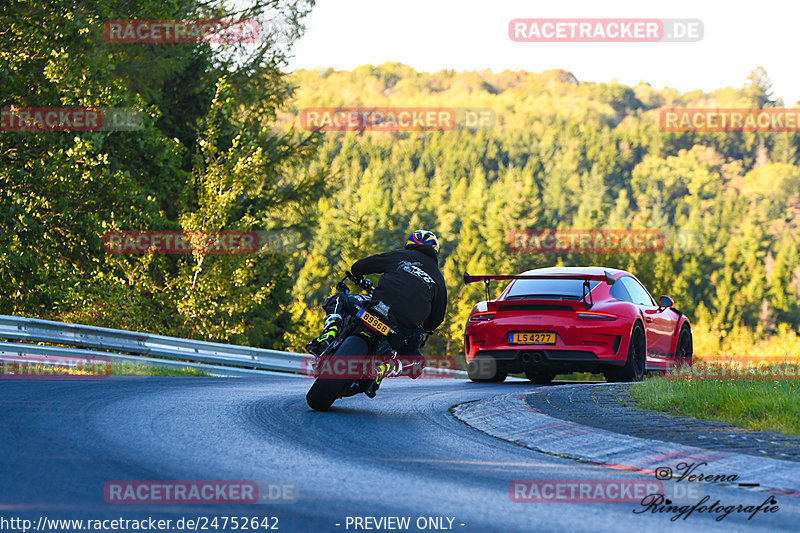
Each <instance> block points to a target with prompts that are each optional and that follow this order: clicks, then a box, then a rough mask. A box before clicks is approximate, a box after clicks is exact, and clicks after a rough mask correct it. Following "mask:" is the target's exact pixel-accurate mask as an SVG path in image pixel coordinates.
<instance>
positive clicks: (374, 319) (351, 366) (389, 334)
mask: <svg viewBox="0 0 800 533" xmlns="http://www.w3.org/2000/svg"><path fill="white" fill-rule="evenodd" d="M347 281H351V282H353V283H354V284H355V285H357V286H359V287H361V288H362V289H363V290H365V291H366V292H367V294H368V295H369V296H364V295H360V296H357V297H356V298H353V300H351V305H352V307H353V308H354V309H355V312H354V313H348V314H346V315H345V316H343V317H342V327H341V332H340V333H339V335H338V336H337V337H336V339H335V340H334V341H333V342H332V343H331V344H330V345H329V346H328V347H326V348H325V350H323V351H322V352H321V353H320V354H319V355H318V356H315V360H314V361H313V362H312V365H311V373H312V375H314V376H315V377H316V380H315V381H314V384H313V385H312V386H311V389H309V391H308V393H307V394H306V402H307V403H308V406H309V407H311V408H312V409H314V410H315V411H327V410H328V409H329V408H330V407H331V405H333V402H335V401H336V400H338V399H339V398H346V397H348V396H355V395H356V394H361V393H364V394H365V395H367V396H368V397H369V398H374V397H375V394H376V392H377V390H378V388H379V387H380V383H381V381H382V380H383V378H385V377H387V376H394V375H407V374H404V366H405V372H406V373H407V372H408V371H409V367H411V366H412V365H409V364H405V365H404V361H403V360H402V358H398V355H397V351H396V350H395V348H394V347H396V346H399V345H402V344H403V343H404V342H405V340H404V339H403V338H402V337H401V335H400V334H399V333H398V332H397V331H396V327H397V326H396V325H395V326H394V327H393V326H392V324H394V321H393V320H392V318H391V310H390V308H389V306H388V305H386V304H385V303H383V302H381V301H374V300H370V297H371V296H372V293H373V291H374V290H375V287H374V285H373V284H372V282H371V281H370V280H368V279H366V278H356V277H355V276H353V274H351V273H350V272H349V271H348V272H347V273H346V274H345V277H344V278H342V280H341V281H339V283H337V284H336V290H337V291H338V292H339V293H341V294H343V295H344V297H348V296H350V288H349V287H348V285H347V283H346V282H347ZM356 302H357V303H356ZM428 334H429V332H426V334H425V339H427V335H428ZM352 336H359V337H360V338H362V339H363V340H364V341H365V342H366V344H367V346H368V349H367V351H366V354H369V355H366V354H363V355H348V354H337V353H336V352H337V350H338V349H339V348H340V347H341V346H342V344H343V343H344V342H345V340H347V339H348V338H349V337H352ZM425 339H423V340H422V344H424V342H425ZM417 370H419V371H420V372H421V367H418V368H417Z"/></svg>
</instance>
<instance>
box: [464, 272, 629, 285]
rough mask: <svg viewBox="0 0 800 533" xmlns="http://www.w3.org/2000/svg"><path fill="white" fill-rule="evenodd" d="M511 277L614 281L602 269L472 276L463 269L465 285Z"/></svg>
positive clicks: (611, 283)
mask: <svg viewBox="0 0 800 533" xmlns="http://www.w3.org/2000/svg"><path fill="white" fill-rule="evenodd" d="M512 279H577V280H587V281H605V282H606V283H608V284H609V285H613V284H614V281H615V280H614V276H613V275H612V274H611V273H610V272H608V271H603V274H516V275H504V274H484V275H480V276H472V275H470V274H467V272H466V270H465V271H464V283H466V284H467V285H469V284H470V283H474V282H476V281H483V282H489V281H492V280H494V281H503V280H512Z"/></svg>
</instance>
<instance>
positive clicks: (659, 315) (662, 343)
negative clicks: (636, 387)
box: [619, 276, 675, 357]
mask: <svg viewBox="0 0 800 533" xmlns="http://www.w3.org/2000/svg"><path fill="white" fill-rule="evenodd" d="M619 281H621V282H622V284H623V285H624V286H625V288H626V289H627V291H628V294H630V296H631V298H632V299H633V303H635V304H636V305H637V306H639V309H641V310H642V315H643V316H644V327H645V336H646V337H647V355H649V356H656V357H666V356H667V355H668V354H669V353H670V348H671V345H672V332H673V331H675V320H673V319H672V315H674V314H675V313H672V312H671V311H669V310H663V309H662V310H659V308H658V306H657V305H656V303H655V302H654V301H653V298H652V296H650V293H649V292H647V290H646V289H645V288H644V287H643V286H642V284H641V283H639V282H638V281H637V280H636V279H635V278H633V277H631V276H623V277H622V278H620V280H619Z"/></svg>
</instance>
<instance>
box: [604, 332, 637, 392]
mask: <svg viewBox="0 0 800 533" xmlns="http://www.w3.org/2000/svg"><path fill="white" fill-rule="evenodd" d="M646 350H647V347H646V344H645V339H644V329H642V325H641V324H640V323H639V322H636V324H635V325H634V326H633V331H632V332H631V341H630V343H629V345H628V358H627V360H626V361H625V366H621V367H612V368H608V369H606V370H605V371H604V372H603V374H604V375H605V377H606V381H608V382H609V383H621V382H629V381H642V380H643V379H644V373H645V356H646Z"/></svg>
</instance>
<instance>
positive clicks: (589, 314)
mask: <svg viewBox="0 0 800 533" xmlns="http://www.w3.org/2000/svg"><path fill="white" fill-rule="evenodd" d="M575 314H576V315H577V316H578V319H579V320H616V319H617V318H619V316H617V315H612V314H611V313H598V312H596V311H582V312H580V313H575Z"/></svg>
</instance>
